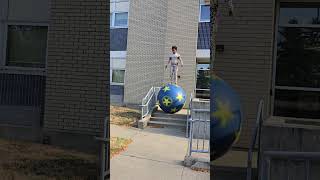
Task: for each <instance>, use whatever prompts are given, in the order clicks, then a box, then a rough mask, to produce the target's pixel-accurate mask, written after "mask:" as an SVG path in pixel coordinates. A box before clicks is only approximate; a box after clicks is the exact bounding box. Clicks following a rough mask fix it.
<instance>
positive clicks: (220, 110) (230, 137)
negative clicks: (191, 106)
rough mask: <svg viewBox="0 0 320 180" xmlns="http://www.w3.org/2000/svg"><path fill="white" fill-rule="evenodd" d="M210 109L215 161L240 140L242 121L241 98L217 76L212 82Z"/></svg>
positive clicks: (212, 146) (211, 148)
mask: <svg viewBox="0 0 320 180" xmlns="http://www.w3.org/2000/svg"><path fill="white" fill-rule="evenodd" d="M210 108H211V116H210V117H211V121H210V123H211V124H210V133H211V134H210V136H211V138H210V140H211V145H210V151H211V153H212V154H213V155H212V160H215V159H217V158H219V157H221V156H223V155H224V154H225V153H226V152H228V150H229V149H230V148H231V146H232V145H233V144H234V143H235V142H236V141H237V140H238V138H239V135H240V131H241V120H242V110H241V104H240V98H239V96H238V95H237V93H236V92H235V91H234V90H233V89H232V88H231V87H230V86H229V85H228V84H227V83H226V82H225V81H223V80H222V79H220V78H219V77H217V76H214V78H213V80H212V81H211V90H210Z"/></svg>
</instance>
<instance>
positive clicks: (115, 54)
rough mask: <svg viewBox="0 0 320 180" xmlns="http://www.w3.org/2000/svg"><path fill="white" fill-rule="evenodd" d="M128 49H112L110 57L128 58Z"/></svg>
mask: <svg viewBox="0 0 320 180" xmlns="http://www.w3.org/2000/svg"><path fill="white" fill-rule="evenodd" d="M126 57H127V51H110V58H126Z"/></svg>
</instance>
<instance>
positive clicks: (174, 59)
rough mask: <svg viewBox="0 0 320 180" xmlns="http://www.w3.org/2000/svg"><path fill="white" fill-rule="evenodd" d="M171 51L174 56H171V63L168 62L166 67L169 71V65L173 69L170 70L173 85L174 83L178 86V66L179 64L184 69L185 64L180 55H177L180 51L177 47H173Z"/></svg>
mask: <svg viewBox="0 0 320 180" xmlns="http://www.w3.org/2000/svg"><path fill="white" fill-rule="evenodd" d="M171 50H172V54H171V55H170V57H169V61H168V63H167V65H166V66H165V68H166V69H167V67H168V65H169V64H170V65H171V69H170V79H171V83H174V84H176V85H177V82H178V66H179V64H181V67H183V62H182V59H181V56H180V54H179V53H177V50H178V48H177V46H172V48H171ZM179 78H180V77H179Z"/></svg>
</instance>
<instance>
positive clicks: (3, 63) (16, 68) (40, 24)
mask: <svg viewBox="0 0 320 180" xmlns="http://www.w3.org/2000/svg"><path fill="white" fill-rule="evenodd" d="M3 24H4V41H3V49H2V51H3V61H1V62H0V67H2V68H3V69H4V70H12V71H21V70H27V71H32V70H37V71H42V73H44V72H45V70H46V69H47V64H48V41H49V38H48V35H49V28H50V27H49V23H47V22H37V23H36V22H19V21H8V22H6V23H3ZM9 26H38V27H47V29H48V31H47V45H46V57H45V65H44V67H43V68H39V67H22V66H8V65H7V48H8V32H9V31H8V27H9ZM36 74H37V73H36Z"/></svg>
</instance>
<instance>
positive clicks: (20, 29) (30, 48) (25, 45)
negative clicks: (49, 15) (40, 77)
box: [6, 25, 48, 68]
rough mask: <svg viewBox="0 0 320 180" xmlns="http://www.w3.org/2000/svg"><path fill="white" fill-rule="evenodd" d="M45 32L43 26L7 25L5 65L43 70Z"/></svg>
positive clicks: (45, 51)
mask: <svg viewBox="0 0 320 180" xmlns="http://www.w3.org/2000/svg"><path fill="white" fill-rule="evenodd" d="M47 32H48V28H47V27H45V26H26V25H9V26H8V36H7V54H6V57H7V58H6V65H7V66H20V67H36V68H44V67H45V64H46V54H47Z"/></svg>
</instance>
